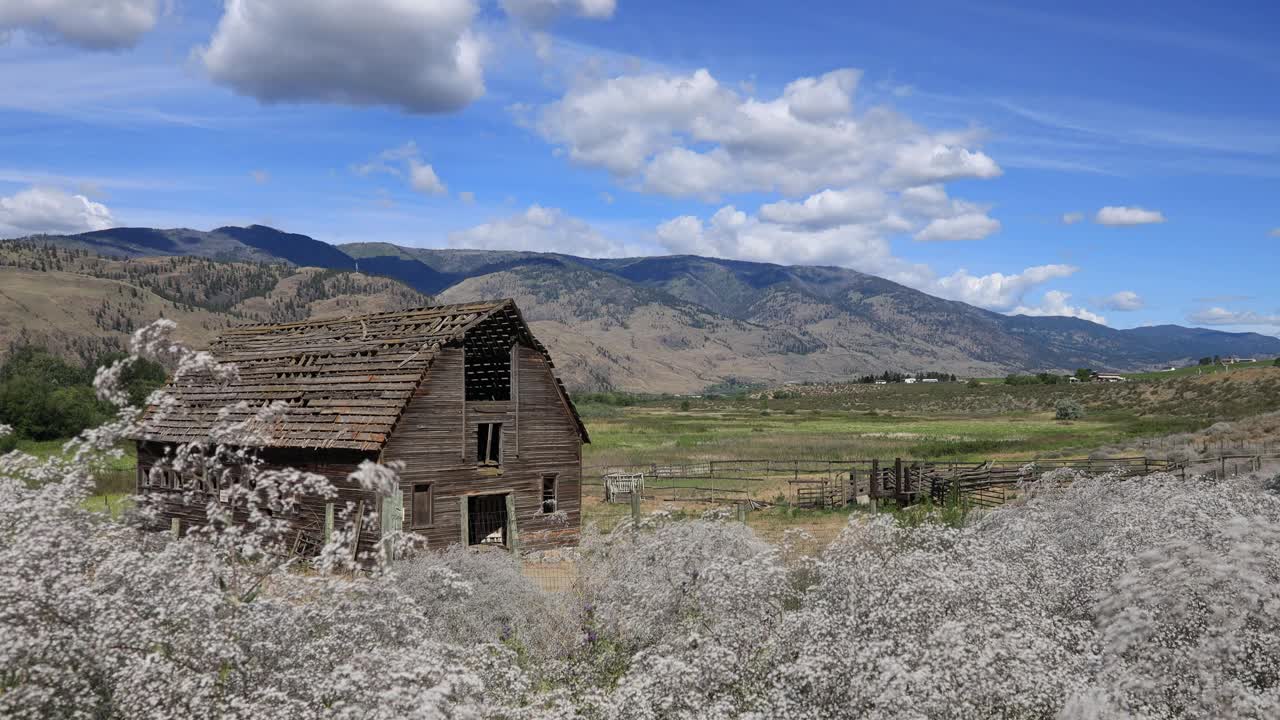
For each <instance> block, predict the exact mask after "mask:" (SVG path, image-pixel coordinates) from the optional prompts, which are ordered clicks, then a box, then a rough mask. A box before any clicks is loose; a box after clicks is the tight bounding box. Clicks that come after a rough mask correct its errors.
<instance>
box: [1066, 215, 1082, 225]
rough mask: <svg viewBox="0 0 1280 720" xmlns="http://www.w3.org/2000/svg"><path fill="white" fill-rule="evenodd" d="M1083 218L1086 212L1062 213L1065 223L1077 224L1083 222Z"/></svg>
mask: <svg viewBox="0 0 1280 720" xmlns="http://www.w3.org/2000/svg"><path fill="white" fill-rule="evenodd" d="M1082 220H1084V213H1078V212H1069V213H1063V214H1062V224H1063V225H1075V224H1076V223H1078V222H1081V221H1082Z"/></svg>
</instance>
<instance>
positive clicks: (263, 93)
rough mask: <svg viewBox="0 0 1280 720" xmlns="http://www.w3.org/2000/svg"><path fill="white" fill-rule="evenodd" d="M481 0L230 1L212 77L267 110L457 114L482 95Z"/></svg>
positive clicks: (215, 46) (211, 49)
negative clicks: (333, 107)
mask: <svg viewBox="0 0 1280 720" xmlns="http://www.w3.org/2000/svg"><path fill="white" fill-rule="evenodd" d="M476 13H477V5H476V1H475V0H434V1H433V2H404V0H325V1H324V2H315V1H314V0H227V3H226V10H225V12H224V13H223V16H222V19H221V20H220V21H219V23H218V27H217V30H216V31H215V32H214V35H213V38H212V40H211V41H210V42H209V45H208V46H207V47H204V48H201V49H200V50H198V51H197V55H198V57H199V58H200V60H201V61H202V62H203V64H204V67H205V69H206V70H207V71H208V73H209V76H210V77H211V78H212V79H213V80H214V81H215V82H218V83H221V84H223V85H226V86H227V87H230V88H231V89H232V90H234V91H236V92H238V93H240V94H242V95H248V96H250V97H254V98H257V99H258V100H260V101H262V102H268V103H271V102H328V103H339V104H346V105H389V106H394V107H400V108H403V109H404V110H406V111H408V112H412V113H435V112H447V111H451V110H457V109H459V108H462V107H464V106H466V105H467V104H469V103H470V102H471V101H473V100H475V99H476V98H478V97H480V96H481V95H482V94H483V93H484V89H485V88H484V70H483V57H484V50H485V46H484V42H483V40H482V39H481V37H480V35H479V34H478V33H477V32H476V31H475V30H474V29H473V27H472V25H473V22H474V20H475V16H476Z"/></svg>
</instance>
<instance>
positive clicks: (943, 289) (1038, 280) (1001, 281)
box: [919, 265, 1079, 310]
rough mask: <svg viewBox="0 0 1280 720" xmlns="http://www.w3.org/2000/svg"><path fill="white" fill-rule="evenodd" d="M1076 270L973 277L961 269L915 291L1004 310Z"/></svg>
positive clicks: (1064, 267) (1041, 269)
mask: <svg viewBox="0 0 1280 720" xmlns="http://www.w3.org/2000/svg"><path fill="white" fill-rule="evenodd" d="M1078 270H1079V268H1077V267H1075V266H1073V265H1036V266H1034V267H1029V268H1027V269H1025V270H1023V271H1022V272H1019V273H1013V274H1008V275H1006V274H1004V273H999V272H994V273H990V274H988V275H973V274H970V273H969V271H968V270H965V269H963V268H962V269H960V270H957V271H956V272H954V273H952V274H950V275H947V276H946V277H941V278H937V279H935V280H932V281H931V282H928V283H927V284H925V286H924V287H920V288H919V289H921V290H925V291H926V292H933V293H934V294H936V295H940V296H942V297H945V298H949V299H951V300H959V301H961V302H966V303H969V304H970V305H977V306H978V307H983V308H987V309H988V310H1008V309H1009V308H1012V307H1014V306H1016V305H1017V304H1018V303H1020V302H1022V298H1023V297H1024V296H1025V295H1026V294H1027V293H1028V292H1030V291H1031V290H1033V289H1035V288H1036V287H1038V286H1040V285H1043V284H1044V283H1047V282H1049V281H1051V280H1057V279H1060V278H1065V277H1070V276H1071V275H1074V274H1075V273H1076V272H1077V271H1078Z"/></svg>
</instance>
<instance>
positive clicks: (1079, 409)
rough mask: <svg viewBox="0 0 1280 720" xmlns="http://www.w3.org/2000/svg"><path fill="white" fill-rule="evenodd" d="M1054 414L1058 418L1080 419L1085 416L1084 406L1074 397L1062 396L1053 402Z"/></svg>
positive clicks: (1066, 419)
mask: <svg viewBox="0 0 1280 720" xmlns="http://www.w3.org/2000/svg"><path fill="white" fill-rule="evenodd" d="M1053 414H1054V417H1055V418H1057V419H1058V420H1065V421H1068V422H1069V421H1071V420H1079V419H1080V418H1082V417H1084V407H1083V406H1081V405H1080V403H1079V402H1076V401H1075V400H1073V399H1072V398H1062V399H1061V400H1059V401H1057V402H1055V403H1054V404H1053Z"/></svg>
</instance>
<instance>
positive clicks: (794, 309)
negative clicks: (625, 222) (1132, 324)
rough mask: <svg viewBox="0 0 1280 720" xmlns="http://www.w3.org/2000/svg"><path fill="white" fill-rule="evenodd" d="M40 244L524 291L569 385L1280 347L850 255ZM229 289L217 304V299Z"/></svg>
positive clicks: (274, 237) (257, 272) (1161, 362)
mask: <svg viewBox="0 0 1280 720" xmlns="http://www.w3.org/2000/svg"><path fill="white" fill-rule="evenodd" d="M25 242H26V243H27V244H28V245H32V246H46V247H56V248H63V249H75V250H78V251H80V252H85V251H87V250H92V252H94V253H99V254H109V255H113V256H115V257H117V258H120V259H121V260H125V259H129V260H130V262H135V263H137V262H140V261H139V260H138V259H139V258H147V257H154V256H156V255H163V256H172V257H184V256H185V257H189V258H204V260H193V262H202V263H204V265H202V266H201V267H203V268H204V270H202V272H204V273H206V274H208V275H211V276H212V275H216V274H217V272H218V271H217V270H215V269H214V268H215V267H217V266H218V265H219V263H228V262H230V263H240V264H243V265H245V267H246V268H253V269H243V270H237V271H235V272H234V273H232V274H233V275H234V276H235V277H236V278H237V280H236V282H240V283H242V284H244V285H245V287H243V288H240V289H239V290H236V291H235V292H242V293H250V294H251V295H252V296H253V297H266V296H267V295H268V294H269V293H268V290H267V289H266V287H264V286H265V285H269V286H270V287H271V288H274V287H276V286H277V285H279V284H280V283H281V282H282V281H283V276H282V275H280V273H283V272H292V271H286V270H284V269H283V268H290V267H294V266H297V265H299V264H307V265H320V266H322V267H325V268H328V269H329V270H332V271H337V272H342V273H346V272H348V271H351V270H359V271H360V272H361V273H364V275H362V276H360V277H364V278H365V280H364V281H362V282H371V281H370V280H369V277H368V276H370V275H375V276H380V277H382V278H390V279H394V280H397V281H399V283H402V284H403V285H399V284H396V283H390V281H389V280H385V279H384V280H382V281H381V282H386V283H389V284H388V285H387V286H386V287H385V288H383V289H381V290H374V289H369V290H368V291H367V292H366V291H358V292H356V293H355V295H358V296H362V297H363V296H367V295H370V294H371V293H379V292H390V293H392V294H394V293H395V292H400V293H405V292H410V291H409V290H408V289H407V288H405V287H404V286H407V287H408V288H412V289H413V290H414V291H417V293H420V294H421V295H438V296H439V297H440V298H441V299H442V300H443V301H447V302H455V301H457V302H461V301H468V300H478V299H485V298H493V297H514V298H516V299H517V301H518V302H519V303H520V306H521V308H522V310H523V311H524V313H525V315H526V316H527V317H528V319H529V320H530V321H531V322H532V323H533V325H534V329H535V331H536V332H537V333H538V334H539V337H540V338H541V339H542V340H543V341H544V342H545V343H546V344H547V345H548V346H549V347H550V348H551V350H552V352H553V353H554V354H555V355H556V357H557V359H558V363H559V365H560V367H561V369H562V371H563V374H564V376H565V380H566V382H567V383H568V384H569V385H571V386H573V387H577V388H592V389H596V388H622V389H629V390H643V391H652V392H660V391H661V392H679V393H694V392H698V391H700V390H702V389H703V388H705V387H707V386H708V385H712V384H715V383H718V382H721V381H724V380H726V379H730V378H734V379H743V380H750V381H758V382H765V383H782V382H789V381H814V382H825V381H831V380H840V379H847V378H849V377H851V376H854V375H860V374H863V373H879V372H882V371H884V370H894V371H918V370H935V371H945V372H950V373H955V374H958V375H962V376H993V375H1002V374H1004V373H1007V372H1027V371H1041V370H1072V369H1074V368H1077V367H1092V368H1095V369H1107V370H1119V371H1141V370H1148V369H1155V368H1158V367H1164V366H1168V365H1169V364H1183V363H1186V362H1189V361H1194V360H1195V359H1197V358H1199V357H1202V356H1205V355H1233V354H1238V355H1259V356H1267V355H1278V354H1280V339H1277V338H1273V337H1268V336H1264V335H1259V334H1256V333H1224V332H1219V331H1214V330H1205V329H1200V328H1183V327H1179V326H1172V325H1169V326H1159V327H1152V328H1138V329H1133V330H1116V329H1113V328H1109V327H1106V326H1104V325H1099V324H1096V323H1091V322H1087V321H1084V320H1079V319H1075V318H1065V317H1025V316H1013V317H1010V316H1007V315H1002V314H999V313H994V312H990V311H987V310H983V309H980V308H976V307H973V306H971V305H966V304H964V303H960V302H955V301H950V300H944V299H941V298H937V297H933V296H931V295H928V294H926V293H923V292H920V291H918V290H913V289H911V288H908V287H906V286H903V285H899V284H897V283H894V282H890V281H888V280H885V279H883V278H879V277H875V276H872V275H867V274H864V273H860V272H857V271H854V270H849V269H845V268H836V267H805V266H780V265H771V264H765V263H753V262H742V261H733V260H723V259H715V258H704V257H696V256H669V257H649V258H624V259H590V258H579V257H574V256H570V255H562V254H554V253H534V252H517V251H487V250H468V249H432V248H409V247H400V246H396V245H390V244H386V243H355V244H349V245H342V246H339V247H334V246H331V245H327V244H325V243H322V242H320V241H317V240H314V239H312V238H309V237H306V236H304V235H296V234H290V233H284V232H281V231H278V230H274V229H272V228H267V227H263V226H257V225H255V226H251V227H249V228H234V227H224V228H218V229H216V230H213V231H210V232H200V231H195V230H186V229H177V230H152V229H147V228H119V229H114V230H103V231H98V232H93V233H85V234H82V235H72V236H51V235H44V236H38V237H33V238H28V239H26V240H25ZM171 259H172V258H171ZM154 262H157V261H156V260H147V261H146V263H143V264H147V263H154ZM265 267H278V268H281V269H277V270H264V269H262V268H265ZM53 269H54V270H56V269H57V268H53ZM264 273H265V274H264ZM272 273H275V274H274V275H273V274H272ZM89 274H92V275H94V276H95V277H102V276H103V275H102V274H101V272H100V271H93V272H90V273H89ZM142 281H143V280H141V279H134V280H130V281H129V282H142ZM198 285H199V284H198ZM224 285H225V284H224V283H210V282H206V283H204V284H203V285H200V286H201V287H208V288H209V289H208V292H209V293H210V294H211V295H210V298H208V299H206V300H203V301H201V302H198V303H196V305H197V306H199V307H208V308H210V309H212V310H215V311H219V312H230V311H231V307H232V306H230V305H226V302H225V301H222V300H216V298H219V297H220V295H219V293H223V294H225V293H227V292H231V291H228V290H227V289H226V288H225V287H224ZM393 286H394V287H398V288H400V289H399V290H398V291H392V290H391V289H390V288H392V287H393ZM184 287H185V286H184ZM299 287H302V286H301V285H299ZM147 288H148V289H149V290H151V291H152V292H155V293H157V294H158V295H160V296H162V297H168V298H170V299H176V300H177V301H179V302H191V299H190V298H188V296H187V295H184V294H182V293H183V292H190V291H187V290H178V289H177V288H176V287H175V286H173V285H166V284H164V282H161V281H157V282H151V283H150V284H149V285H147ZM201 292H204V291H201ZM235 292H231V294H230V295H229V296H228V297H229V298H230V297H234V296H235ZM326 292H337V290H336V289H330V290H328V291H326ZM175 293H176V294H177V296H176V297H175ZM285 295H286V293H284V292H283V291H282V292H279V293H276V294H275V295H272V297H273V298H274V300H273V301H272V302H275V303H277V304H278V305H282V306H283V305H287V304H288V302H289V299H288V298H287V297H285ZM215 300H216V302H217V303H219V304H217V305H214V304H210V303H214V302H215ZM401 300H403V301H405V302H408V301H409V296H402V297H401ZM236 302H237V303H238V302H240V301H239V300H237V301H236ZM302 302H303V304H307V303H309V302H310V300H306V301H302ZM202 303H203V304H202ZM251 307H256V308H257V310H256V311H255V312H259V313H262V312H269V310H268V309H267V308H263V307H261V303H258V304H257V305H250V306H245V307H243V308H240V309H239V310H237V312H248V310H249V308H251ZM294 311H295V312H300V311H299V310H297V309H296V308H295V310H294ZM309 311H310V310H308V312H309ZM329 311H333V312H338V311H339V308H338V307H337V306H336V304H335V305H334V307H331V308H330V309H329Z"/></svg>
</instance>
